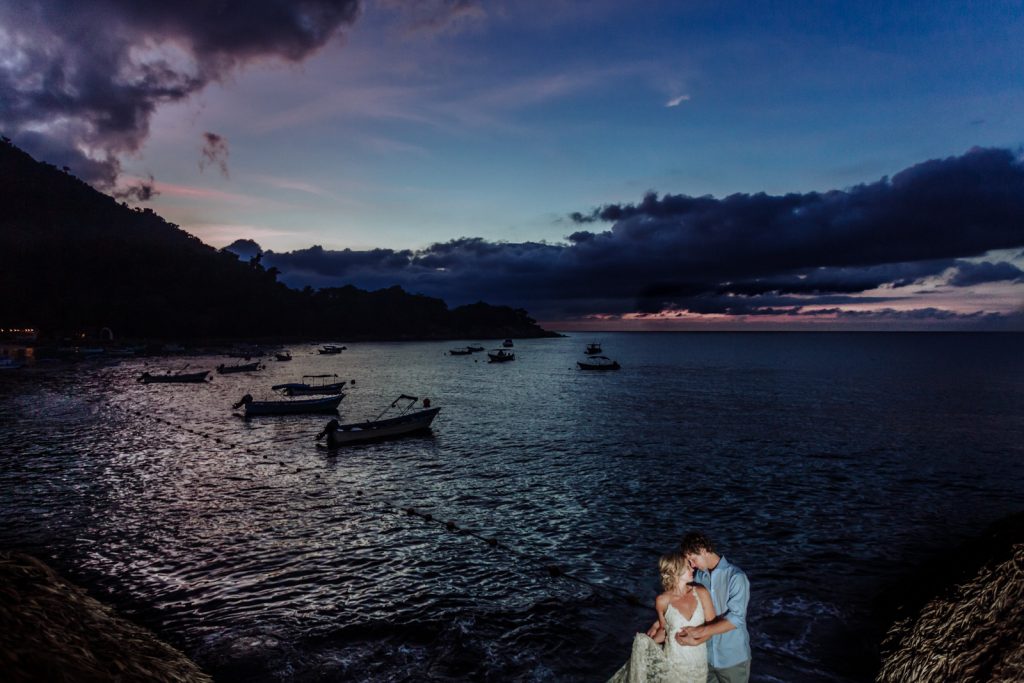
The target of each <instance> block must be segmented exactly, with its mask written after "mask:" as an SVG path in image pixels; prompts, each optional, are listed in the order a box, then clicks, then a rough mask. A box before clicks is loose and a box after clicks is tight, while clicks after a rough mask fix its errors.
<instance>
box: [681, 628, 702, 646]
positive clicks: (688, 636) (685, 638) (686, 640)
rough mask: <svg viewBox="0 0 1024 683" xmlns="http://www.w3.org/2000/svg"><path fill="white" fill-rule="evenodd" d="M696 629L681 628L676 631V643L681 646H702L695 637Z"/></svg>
mask: <svg viewBox="0 0 1024 683" xmlns="http://www.w3.org/2000/svg"><path fill="white" fill-rule="evenodd" d="M693 631H694V629H692V628H681V629H679V630H678V631H676V642H677V643H679V644H680V645H700V641H698V640H697V638H696V636H694V635H693Z"/></svg>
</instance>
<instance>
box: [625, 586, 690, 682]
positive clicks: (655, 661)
mask: <svg viewBox="0 0 1024 683" xmlns="http://www.w3.org/2000/svg"><path fill="white" fill-rule="evenodd" d="M703 623H704V607H703V605H701V602H700V598H699V597H698V598H697V608H696V609H694V610H693V615H692V616H690V618H689V619H687V618H685V617H684V616H683V615H682V614H680V612H679V610H677V609H676V608H675V607H674V606H672V605H671V604H669V606H668V607H667V608H665V627H666V634H665V644H664V645H663V646H662V645H659V644H658V643H656V642H654V641H653V640H651V638H649V637H648V636H647V634H645V633H638V634H636V637H634V638H633V653H632V654H631V655H630V657H629V661H628V662H626V663H625V664H624V665H623V666H622V668H621V669H619V670H618V671H616V672H615V675H614V676H612V677H611V678H610V679H608V683H705V681H707V679H708V646H707V645H706V644H705V643H701V644H700V645H680V644H679V643H677V642H676V632H677V631H679V629H681V628H683V627H686V626H700V625H701V624H703Z"/></svg>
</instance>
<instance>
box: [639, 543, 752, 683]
mask: <svg viewBox="0 0 1024 683" xmlns="http://www.w3.org/2000/svg"><path fill="white" fill-rule="evenodd" d="M680 551H681V552H682V553H683V555H684V556H685V557H686V561H687V562H689V563H690V567H692V568H693V570H694V572H695V575H694V581H696V582H697V583H699V584H702V585H703V586H704V587H706V588H707V589H708V591H709V592H710V593H711V602H712V603H713V604H714V606H715V614H716V616H715V618H714V619H713V620H712V621H710V622H708V623H706V624H704V625H703V626H692V627H690V628H682V629H679V632H678V633H677V634H676V640H677V641H678V642H679V644H680V645H700V644H701V643H704V642H706V643H707V644H708V681H707V683H747V681H749V680H750V636H749V635H748V634H747V603H749V602H750V581H749V580H748V579H747V575H746V574H744V573H743V570H742V569H740V568H739V567H737V566H736V565H734V564H732V563H731V562H729V561H728V560H726V559H725V558H724V557H722V556H721V555H719V554H718V553H716V552H715V548H714V546H713V545H711V540H710V539H709V538H708V537H707V536H705V535H704V534H701V533H698V532H691V533H688V534H686V536H684V537H683V542H682V543H681V544H680ZM659 631H660V629H659V624H658V622H655V623H654V625H653V626H651V629H650V630H649V631H648V632H647V635H649V636H651V637H652V638H654V639H655V640H656V641H658V642H661V641H662V640H663V639H664V637H665V633H664V631H660V632H659Z"/></svg>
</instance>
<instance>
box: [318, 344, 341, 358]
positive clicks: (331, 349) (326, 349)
mask: <svg viewBox="0 0 1024 683" xmlns="http://www.w3.org/2000/svg"><path fill="white" fill-rule="evenodd" d="M347 349H348V347H347V346H338V345H336V344H324V345H323V346H321V347H320V348H319V349H317V351H318V352H319V353H321V354H323V355H325V356H333V355H335V354H338V353H341V352H342V351H345V350H347Z"/></svg>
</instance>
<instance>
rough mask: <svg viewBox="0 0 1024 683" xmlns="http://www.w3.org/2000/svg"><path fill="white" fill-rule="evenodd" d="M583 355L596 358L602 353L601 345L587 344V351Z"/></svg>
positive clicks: (596, 343) (595, 343)
mask: <svg viewBox="0 0 1024 683" xmlns="http://www.w3.org/2000/svg"><path fill="white" fill-rule="evenodd" d="M583 353H585V354H587V355H588V356H596V355H598V354H599V353H601V344H599V343H598V342H591V343H590V344H587V350H586V351H584V352H583Z"/></svg>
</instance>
